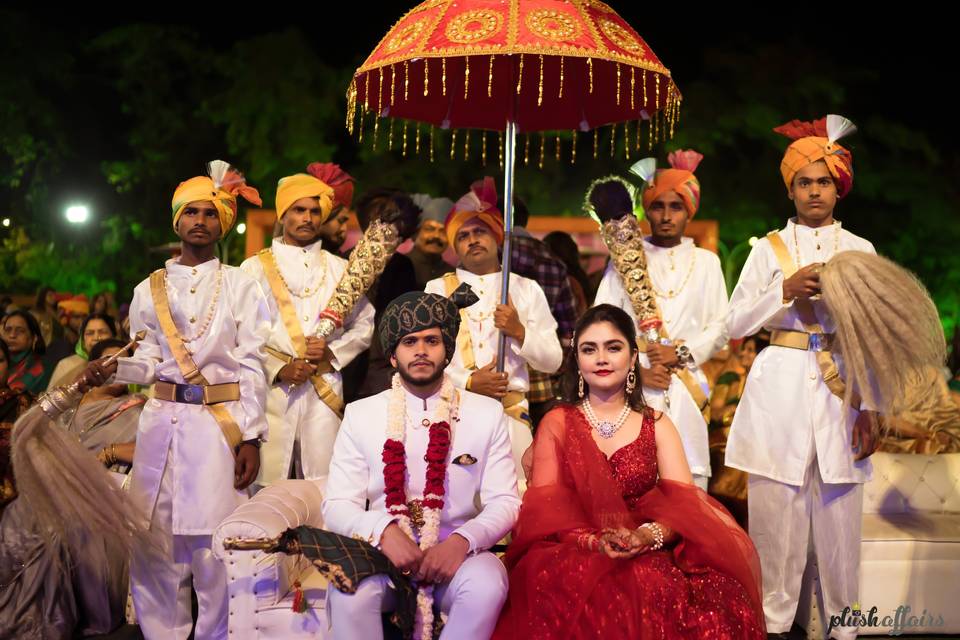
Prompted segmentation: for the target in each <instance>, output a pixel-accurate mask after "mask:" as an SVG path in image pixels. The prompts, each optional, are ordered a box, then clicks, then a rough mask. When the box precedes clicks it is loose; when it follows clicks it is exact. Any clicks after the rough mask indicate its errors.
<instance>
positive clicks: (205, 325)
mask: <svg viewBox="0 0 960 640" xmlns="http://www.w3.org/2000/svg"><path fill="white" fill-rule="evenodd" d="M222 285H223V265H221V266H220V267H219V268H218V269H217V288H216V289H215V290H214V292H213V300H211V301H210V309H209V310H208V311H207V317H206V318H205V319H204V321H203V325H201V327H200V331H198V332H197V334H196V335H195V336H193V337H191V338H188V337H186V336H184V335H183V334H182V333H180V332H177V337H178V338H180V341H181V342H183V344H184V347H185V348H186V349H187V353H189V354H190V355H193V351H191V350H190V348H189V347H186V345H188V344H190V343H191V342H196V341H197V340H199V339H200V338H202V337H203V336H204V335H205V334H206V333H207V330H208V329H209V328H210V324H211V323H212V322H213V316H214V314H215V313H216V311H217V302H218V301H219V300H220V289H221V287H222ZM163 287H164V288H165V289H167V297H168V298H169V297H170V289H169V288H167V272H166V270H164V272H163ZM195 321H196V318H195V317H192V316H191V318H190V323H191V324H193V323H194V322H195Z"/></svg>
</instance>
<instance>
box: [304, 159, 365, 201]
mask: <svg viewBox="0 0 960 640" xmlns="http://www.w3.org/2000/svg"><path fill="white" fill-rule="evenodd" d="M307 173H309V174H310V175H312V176H313V177H314V178H316V179H317V180H319V181H320V182H323V183H324V184H326V185H329V186H330V188H331V189H333V208H334V209H336V208H337V207H346V208H349V207H350V204H351V203H352V202H353V182H354V180H353V176H351V175H350V174H349V173H347V172H346V171H344V170H343V169H341V168H340V165H338V164H334V163H332V162H311V163H310V164H309V165H307Z"/></svg>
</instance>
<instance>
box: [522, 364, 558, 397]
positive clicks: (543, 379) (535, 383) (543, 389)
mask: <svg viewBox="0 0 960 640" xmlns="http://www.w3.org/2000/svg"><path fill="white" fill-rule="evenodd" d="M527 372H528V373H529V374H530V390H529V391H527V400H528V401H529V402H530V404H534V403H537V402H547V401H548V400H553V399H554V398H555V397H556V394H555V393H554V390H553V376H552V375H549V374H546V373H543V372H542V371H537V370H536V369H531V368H530V367H527Z"/></svg>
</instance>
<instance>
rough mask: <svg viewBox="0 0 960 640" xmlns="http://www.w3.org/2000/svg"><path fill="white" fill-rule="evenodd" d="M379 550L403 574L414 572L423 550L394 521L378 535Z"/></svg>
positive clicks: (418, 566) (417, 568)
mask: <svg viewBox="0 0 960 640" xmlns="http://www.w3.org/2000/svg"><path fill="white" fill-rule="evenodd" d="M380 550H381V551H383V555H385V556H387V558H388V559H389V560H390V562H392V563H393V565H394V566H395V567H396V568H397V569H400V573H402V574H403V575H405V576H409V575H411V574H414V573H416V572H417V571H418V570H419V569H420V563H421V562H422V561H423V551H420V547H418V546H417V544H416V543H415V542H414V541H413V540H411V539H410V538H409V537H407V534H405V533H404V532H403V530H402V529H401V528H400V525H398V524H397V523H396V522H391V523H390V524H388V525H387V528H386V529H384V530H383V533H382V534H381V535H380Z"/></svg>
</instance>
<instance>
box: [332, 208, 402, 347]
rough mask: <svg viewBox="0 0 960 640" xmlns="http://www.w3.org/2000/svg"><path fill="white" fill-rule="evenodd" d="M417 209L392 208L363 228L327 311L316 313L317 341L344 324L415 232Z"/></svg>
mask: <svg viewBox="0 0 960 640" xmlns="http://www.w3.org/2000/svg"><path fill="white" fill-rule="evenodd" d="M416 211H417V209H416V208H415V207H411V208H404V207H395V208H394V210H392V211H388V212H385V213H384V215H383V217H381V218H380V219H378V220H374V221H372V222H371V223H370V226H369V227H367V230H366V232H364V234H363V237H362V238H360V242H358V243H357V246H356V247H354V249H353V252H352V253H351V254H350V258H349V260H347V270H346V271H345V272H344V274H343V277H342V278H341V279H340V282H339V283H337V288H336V289H335V290H334V292H333V295H332V296H331V297H330V301H329V302H328V303H327V308H326V309H324V310H323V311H321V312H320V322H319V323H318V325H317V333H316V335H317V337H320V338H326V337H328V336H330V334H332V333H333V332H334V331H336V330H337V329H338V328H340V327H342V326H343V322H344V320H345V319H346V318H347V316H349V315H350V313H351V312H352V311H353V308H354V307H355V306H357V303H358V302H359V301H360V298H361V297H362V296H363V295H364V294H365V293H366V292H367V291H369V290H370V287H372V286H373V283H374V282H376V280H377V278H379V277H380V274H382V273H383V270H384V269H385V268H386V266H387V261H388V260H390V258H391V257H392V256H393V254H394V253H395V252H396V251H397V247H399V246H400V243H402V242H403V241H404V240H405V239H407V238H408V237H409V236H411V235H412V234H413V232H414V230H415V229H416V224H417V215H416Z"/></svg>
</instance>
